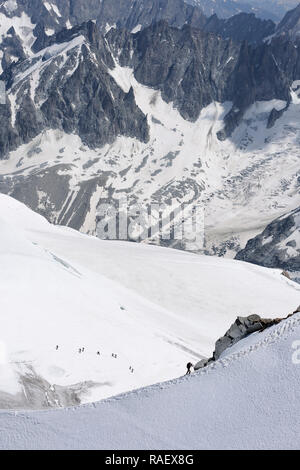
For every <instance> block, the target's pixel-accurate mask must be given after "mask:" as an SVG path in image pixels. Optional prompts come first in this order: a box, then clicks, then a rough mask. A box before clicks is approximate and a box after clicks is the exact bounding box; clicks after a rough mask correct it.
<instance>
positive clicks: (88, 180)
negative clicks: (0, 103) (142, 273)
mask: <svg viewBox="0 0 300 470" xmlns="http://www.w3.org/2000/svg"><path fill="white" fill-rule="evenodd" d="M110 75H111V77H112V79H113V80H114V82H115V84H117V85H119V86H120V87H121V89H122V90H123V92H124V93H128V92H129V91H130V87H132V89H133V93H134V101H135V102H136V104H137V107H138V109H139V110H141V112H142V113H143V114H144V115H147V122H148V125H149V141H148V142H147V143H143V142H139V141H138V140H137V139H134V138H125V137H118V138H117V140H116V141H115V142H114V143H113V144H110V145H105V146H104V147H103V148H102V149H95V150H91V149H89V148H88V147H87V146H86V145H83V143H82V141H81V140H80V138H79V137H77V136H74V135H67V134H65V133H64V132H62V131H47V132H43V133H42V134H41V135H39V136H38V137H37V138H35V139H33V140H32V141H31V142H30V143H29V144H26V145H23V146H21V147H20V148H19V149H18V150H16V151H14V152H12V153H11V155H10V158H9V159H8V160H3V161H0V174H1V175H2V177H1V180H0V189H1V191H2V192H5V193H8V194H10V195H12V196H13V197H16V198H18V199H21V200H23V201H24V202H26V203H27V204H28V205H29V206H31V207H32V208H33V209H35V210H36V211H39V212H41V213H42V214H43V215H45V216H47V218H49V220H51V221H53V222H55V223H60V224H63V225H69V226H71V227H73V228H75V229H80V230H82V231H84V232H87V233H90V234H97V223H96V214H97V206H98V204H99V202H103V201H104V202H105V201H107V200H108V199H109V200H110V201H112V202H114V203H116V201H118V199H120V198H121V197H124V196H126V197H127V198H128V202H129V204H130V205H132V204H133V203H135V202H136V201H138V202H141V203H143V204H150V203H151V202H161V203H164V202H166V203H167V204H168V200H169V199H170V197H175V198H176V200H177V201H178V202H185V203H187V202H189V204H190V206H193V205H195V204H199V205H200V206H201V207H205V236H206V247H205V250H206V251H207V252H210V253H220V254H223V253H228V254H230V255H234V254H235V253H236V251H238V250H239V249H240V248H243V247H244V246H245V244H246V242H247V241H248V240H249V239H250V238H252V237H253V236H255V235H257V234H258V233H259V232H261V231H262V230H263V229H264V228H265V226H266V225H267V224H268V223H269V222H271V220H273V219H275V218H276V217H278V216H281V215H282V214H283V213H284V212H287V211H289V210H293V209H294V208H295V207H298V205H299V191H298V187H299V181H298V178H299V154H298V140H299V137H298V136H299V125H298V118H297V116H298V113H299V109H300V108H299V101H298V98H297V95H296V93H294V95H293V96H294V101H293V103H292V104H291V105H290V107H289V109H288V110H287V111H286V112H285V113H284V114H283V115H282V117H281V118H280V119H278V120H277V121H276V122H275V124H274V126H273V127H272V128H268V120H269V115H270V112H271V111H272V109H273V108H277V109H279V110H280V109H282V108H283V107H284V106H285V102H280V101H275V100H273V101H270V102H268V103H264V104H263V103H257V104H255V105H254V106H253V107H251V108H250V109H249V111H248V112H247V114H246V115H245V117H244V119H243V120H242V122H241V124H240V126H239V127H238V129H237V130H236V131H235V132H234V134H233V135H232V138H231V139H230V140H226V141H224V142H220V141H219V140H218V138H217V133H218V131H219V130H221V129H222V126H223V118H224V115H225V114H226V112H227V111H228V110H229V109H230V107H231V103H225V104H223V105H221V104H220V103H217V102H215V103H213V104H211V105H209V106H208V107H206V108H205V109H204V110H203V111H202V112H201V114H200V117H199V119H198V120H197V121H196V122H195V123H191V122H188V121H186V120H184V119H183V118H182V117H181V116H180V114H179V113H178V111H177V110H175V109H174V107H173V106H172V104H171V103H170V104H166V103H165V102H164V101H163V100H162V98H161V94H160V93H159V92H158V91H155V90H153V89H150V88H148V87H145V86H143V85H141V84H140V83H138V82H137V80H136V79H135V78H134V76H133V73H132V70H131V69H130V68H126V67H120V66H119V65H118V64H116V66H115V67H114V68H113V69H112V70H111V71H110ZM73 149H76V150H73ZM83 198H84V199H83ZM169 210H170V211H171V210H172V207H170V209H169ZM184 246H185V245H184Z"/></svg>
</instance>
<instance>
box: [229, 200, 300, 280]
mask: <svg viewBox="0 0 300 470" xmlns="http://www.w3.org/2000/svg"><path fill="white" fill-rule="evenodd" d="M236 259H239V260H242V261H247V262H249V263H254V264H259V265H262V266H266V267H270V268H274V267H277V268H282V269H285V270H287V271H292V272H293V271H300V208H298V209H296V210H294V211H292V212H290V213H288V214H286V215H284V216H282V217H279V218H278V219H276V220H274V222H272V223H271V224H269V225H268V226H267V227H266V229H265V230H264V231H263V232H262V233H261V234H260V235H258V236H257V237H255V238H253V239H252V240H249V241H248V243H247V245H246V248H245V249H244V250H242V251H240V252H239V253H238V254H237V256H236Z"/></svg>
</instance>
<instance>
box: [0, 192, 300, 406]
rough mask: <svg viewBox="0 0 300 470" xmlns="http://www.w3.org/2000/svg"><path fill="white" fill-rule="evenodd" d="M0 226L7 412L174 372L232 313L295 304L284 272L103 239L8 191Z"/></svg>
mask: <svg viewBox="0 0 300 470" xmlns="http://www.w3.org/2000/svg"><path fill="white" fill-rule="evenodd" d="M0 223H1V232H0V241H1V243H0V299H1V300H0V309H1V342H0V362H1V364H0V369H1V377H2V380H1V386H0V404H1V407H2V408H16V409H19V408H22V409H24V408H45V407H46V408H47V407H53V406H67V405H72V404H75V403H78V402H83V403H84V402H91V401H95V400H98V399H101V398H104V397H107V396H112V395H115V394H117V393H120V392H123V391H127V390H132V389H134V388H138V387H140V386H144V385H148V384H152V383H154V382H157V381H160V380H167V379H169V378H173V377H174V376H175V377H176V376H179V375H181V374H182V373H183V372H184V366H185V364H186V362H187V361H188V360H194V361H197V360H198V359H201V357H203V356H208V355H210V354H211V352H212V350H213V345H214V342H215V340H216V338H217V337H219V336H220V335H221V334H222V333H223V332H224V331H225V330H226V329H227V327H228V325H229V324H230V323H231V322H232V321H233V320H234V319H235V317H236V315H237V314H245V315H248V314H251V313H256V312H259V313H260V314H262V315H264V316H278V315H280V312H281V311H282V309H283V307H284V306H285V307H289V308H290V309H293V308H294V305H295V304H297V303H299V295H300V294H299V286H298V285H297V284H295V283H293V282H291V281H289V280H288V279H286V278H285V277H284V276H282V275H281V273H280V271H276V270H268V269H266V268H260V267H256V266H253V265H250V264H246V263H241V262H238V261H233V260H223V259H218V258H217V259H214V258H210V257H202V256H200V257H199V256H196V255H192V254H188V253H183V252H180V251H173V250H168V249H164V248H160V247H151V246H147V245H137V244H128V243H126V242H105V241H101V240H99V239H96V238H93V237H88V236H86V235H82V234H80V233H77V232H75V231H73V230H71V229H68V228H63V227H55V226H51V225H50V224H48V222H46V220H45V219H43V218H42V217H41V216H39V215H37V214H34V213H33V212H31V211H30V210H29V209H27V208H26V207H25V206H23V205H22V204H20V203H19V202H17V201H15V200H13V199H11V198H8V197H7V196H4V195H1V197H0ZM182 292H184V295H183V294H182ZM237 293H238V294H237ZM56 345H58V346H59V348H58V350H56ZM82 347H84V348H85V351H84V352H83V353H79V349H80V348H82ZM98 351H99V352H100V355H98V354H97V352H98ZM112 354H116V355H117V358H115V357H113V356H112ZM130 367H132V368H133V369H134V372H133V373H132V372H131V370H130Z"/></svg>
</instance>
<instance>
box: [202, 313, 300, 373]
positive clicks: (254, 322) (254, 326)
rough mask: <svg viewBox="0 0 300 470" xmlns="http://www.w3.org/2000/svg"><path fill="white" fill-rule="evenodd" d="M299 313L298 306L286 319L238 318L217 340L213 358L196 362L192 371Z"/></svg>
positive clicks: (252, 316)
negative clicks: (254, 334) (257, 333)
mask: <svg viewBox="0 0 300 470" xmlns="http://www.w3.org/2000/svg"><path fill="white" fill-rule="evenodd" d="M299 312H300V306H299V307H298V308H297V310H296V311H295V312H294V313H292V314H291V315H288V316H287V317H286V318H275V319H270V318H261V317H260V316H259V315H250V316H249V317H238V318H237V319H236V321H235V322H234V323H233V324H232V325H231V327H230V328H229V330H228V331H227V332H226V333H225V335H224V336H223V337H222V338H220V339H218V341H217V342H216V346H215V351H214V353H213V356H212V357H211V358H210V359H203V360H202V361H200V362H198V363H197V364H196V365H195V367H194V369H195V370H199V369H203V368H204V367H206V366H208V365H209V364H211V363H212V362H215V361H217V360H218V359H220V357H221V356H222V354H223V353H224V351H226V350H227V349H229V348H231V347H232V346H233V345H234V344H236V343H238V342H239V341H241V340H242V339H244V338H246V337H247V336H249V335H251V334H252V333H256V332H262V331H264V330H265V329H267V328H270V327H271V326H274V325H278V324H279V323H281V322H282V321H283V320H286V319H287V318H289V317H291V316H292V315H294V314H295V313H299Z"/></svg>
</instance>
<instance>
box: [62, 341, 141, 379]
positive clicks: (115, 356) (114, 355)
mask: <svg viewBox="0 0 300 470" xmlns="http://www.w3.org/2000/svg"><path fill="white" fill-rule="evenodd" d="M58 349H59V345H58V344H57V345H56V346H55V350H56V351H58ZM84 352H85V348H84V347H82V348H79V349H78V353H79V354H82V353H84ZM96 354H97V356H101V353H100V351H97V353H96ZM111 357H113V358H114V359H118V355H117V354H116V353H111ZM129 370H130V372H131V373H132V374H133V373H134V369H133V367H132V366H130V367H129Z"/></svg>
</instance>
